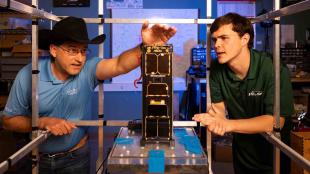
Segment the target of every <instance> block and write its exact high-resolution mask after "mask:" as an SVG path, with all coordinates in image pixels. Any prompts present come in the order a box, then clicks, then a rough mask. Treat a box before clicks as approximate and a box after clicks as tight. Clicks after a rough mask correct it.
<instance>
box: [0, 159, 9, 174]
mask: <svg viewBox="0 0 310 174" xmlns="http://www.w3.org/2000/svg"><path fill="white" fill-rule="evenodd" d="M7 170H9V163H8V161H3V162H1V163H0V174H2V173H4V172H6V171H7Z"/></svg>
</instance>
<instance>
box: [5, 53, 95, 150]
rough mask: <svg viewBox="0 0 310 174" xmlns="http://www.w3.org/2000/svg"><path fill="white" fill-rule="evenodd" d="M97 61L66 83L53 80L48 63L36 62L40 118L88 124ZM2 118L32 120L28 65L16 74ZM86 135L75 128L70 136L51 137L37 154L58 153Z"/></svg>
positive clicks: (88, 63) (83, 129) (29, 69)
mask: <svg viewBox="0 0 310 174" xmlns="http://www.w3.org/2000/svg"><path fill="white" fill-rule="evenodd" d="M100 60H101V59H100V58H97V57H94V58H91V59H89V60H87V61H86V63H85V65H84V67H83V69H82V70H81V72H80V73H79V74H78V75H76V76H71V77H70V78H69V79H68V80H66V81H60V80H57V79H56V78H55V76H54V75H53V74H52V71H51V59H50V58H49V57H48V58H43V59H40V60H39V70H40V74H39V79H40V80H39V81H38V86H39V87H38V94H39V95H38V97H39V98H38V100H39V116H40V117H41V116H51V117H57V118H63V119H67V120H89V119H91V115H90V113H91V112H90V105H89V104H90V102H89V101H90V99H91V96H92V93H93V90H94V88H95V87H96V85H97V84H98V81H97V79H96V66H97V63H98V62H99V61H100ZM3 114H4V115H7V116H16V115H26V116H29V117H31V64H29V65H26V66H25V67H23V68H22V69H21V70H20V71H19V73H18V74H17V76H16V78H15V81H14V84H13V86H12V88H11V92H10V95H9V98H8V101H7V104H6V106H5V109H4V112H3ZM85 134H86V128H85V127H84V128H83V127H78V128H77V129H74V131H73V132H72V133H71V134H69V135H64V136H50V137H49V138H48V139H47V140H46V141H45V142H44V143H42V144H41V145H40V152H44V153H57V152H63V151H67V150H69V149H71V148H72V147H74V146H75V145H76V144H77V143H78V142H79V141H80V139H81V138H82V137H84V135H85Z"/></svg>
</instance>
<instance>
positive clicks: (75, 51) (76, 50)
mask: <svg viewBox="0 0 310 174" xmlns="http://www.w3.org/2000/svg"><path fill="white" fill-rule="evenodd" d="M58 47H59V48H61V49H62V50H64V51H65V52H67V53H68V55H69V56H76V55H78V54H79V53H81V54H82V55H83V56H85V55H89V54H90V49H88V48H84V49H79V48H74V47H70V48H64V47H61V46H58Z"/></svg>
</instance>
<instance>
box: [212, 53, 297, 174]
mask: <svg viewBox="0 0 310 174" xmlns="http://www.w3.org/2000/svg"><path fill="white" fill-rule="evenodd" d="M250 62H251V63H250V68H249V71H248V74H247V76H246V78H245V79H243V80H241V79H239V78H238V77H237V76H236V75H235V74H234V72H233V71H232V70H231V69H230V68H229V67H228V65H227V64H219V63H218V61H214V62H212V65H211V72H210V89H211V101H212V103H218V102H221V101H224V103H225V106H226V109H227V111H228V115H229V118H230V119H246V118H252V117H255V116H260V115H265V114H269V115H273V97H274V65H273V62H272V58H271V56H270V55H268V54H266V53H263V52H258V51H256V50H251V61H250ZM280 81H281V82H280V88H281V91H280V108H281V111H280V113H281V116H283V117H286V124H285V128H283V129H282V132H281V133H282V136H283V137H288V136H289V122H290V116H291V115H292V114H293V110H294V108H293V94H292V85H291V82H290V76H289V71H288V69H287V67H286V66H284V65H281V70H280ZM233 135H234V138H233V156H234V157H233V158H234V167H235V172H236V173H238V174H239V173H257V172H259V173H270V172H271V173H272V163H273V158H272V150H273V147H272V145H271V144H270V143H269V142H267V141H266V140H265V138H263V137H262V136H261V135H260V134H239V133H234V134H233Z"/></svg>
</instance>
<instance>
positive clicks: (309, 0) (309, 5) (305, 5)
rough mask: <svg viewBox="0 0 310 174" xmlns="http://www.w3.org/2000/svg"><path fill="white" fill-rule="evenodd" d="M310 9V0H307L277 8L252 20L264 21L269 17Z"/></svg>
mask: <svg viewBox="0 0 310 174" xmlns="http://www.w3.org/2000/svg"><path fill="white" fill-rule="evenodd" d="M309 9H310V0H305V1H302V2H299V3H296V4H293V5H290V6H287V7H284V8H281V9H275V11H271V12H268V13H266V14H263V15H260V16H257V17H255V18H253V19H252V22H254V23H257V22H262V21H264V20H267V19H274V18H277V17H282V16H288V15H292V14H295V13H299V12H302V11H306V10H309Z"/></svg>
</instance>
